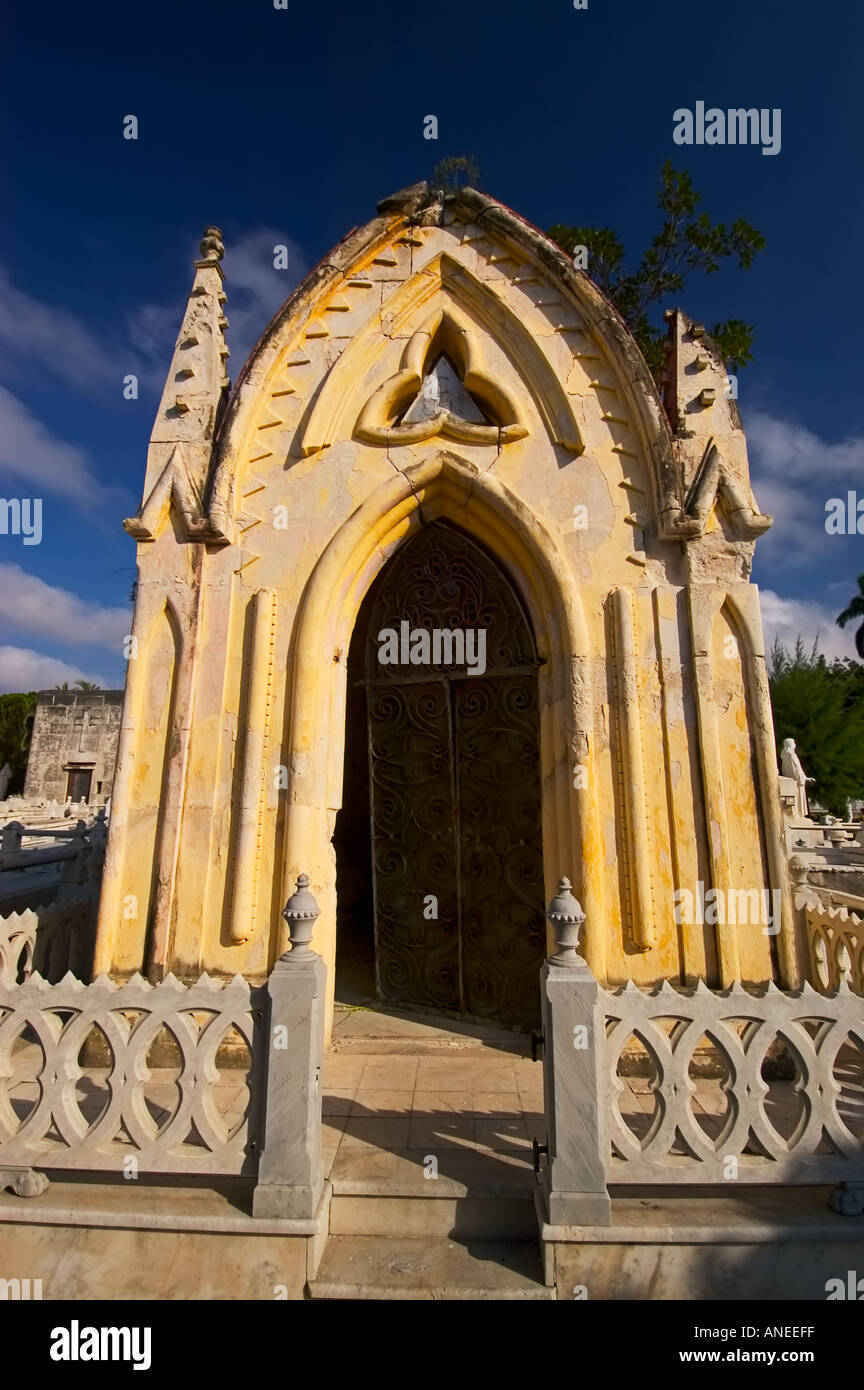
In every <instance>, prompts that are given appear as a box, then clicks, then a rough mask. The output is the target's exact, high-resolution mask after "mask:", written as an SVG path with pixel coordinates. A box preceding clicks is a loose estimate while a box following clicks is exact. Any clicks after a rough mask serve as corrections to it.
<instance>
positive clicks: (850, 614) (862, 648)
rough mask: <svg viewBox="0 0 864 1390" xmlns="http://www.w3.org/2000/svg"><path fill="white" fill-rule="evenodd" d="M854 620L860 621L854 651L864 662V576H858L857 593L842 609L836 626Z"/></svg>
mask: <svg viewBox="0 0 864 1390" xmlns="http://www.w3.org/2000/svg"><path fill="white" fill-rule="evenodd" d="M856 618H860V619H861V626H860V627H859V628H858V631H857V632H856V633H855V650H856V651H857V653H858V655H859V656H860V658H861V660H862V661H864V574H859V576H858V593H857V594H856V595H855V597H854V598H853V599H852V600H851V601H850V602H849V603H848V604H847V605H846V607H845V608H844V609H843V612H842V613H841V614H840V616H839V618H838V619H837V626H838V627H845V626H846V624H847V623H853V622H855V620H856Z"/></svg>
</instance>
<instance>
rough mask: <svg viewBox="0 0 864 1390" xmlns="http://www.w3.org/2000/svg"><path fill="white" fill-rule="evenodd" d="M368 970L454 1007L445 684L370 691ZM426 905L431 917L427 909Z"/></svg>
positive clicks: (402, 993) (417, 997) (402, 991)
mask: <svg viewBox="0 0 864 1390" xmlns="http://www.w3.org/2000/svg"><path fill="white" fill-rule="evenodd" d="M369 754H370V757H369V762H370V767H371V774H372V853H373V880H374V890H375V915H376V924H375V940H376V978H377V984H378V993H379V994H380V996H381V997H382V998H383V999H391V1000H394V1001H398V1000H407V1001H411V1000H414V1001H416V1002H418V1003H420V1002H422V1003H425V1004H427V1005H428V1006H430V1007H437V1008H442V1009H459V1008H461V998H460V991H459V937H458V930H457V903H456V877H457V873H456V825H455V816H454V798H453V785H452V762H453V759H452V749H451V738H450V711H449V702H448V698H447V687H446V684H445V683H444V682H443V681H438V682H432V681H430V682H428V683H426V682H423V683H422V684H418V685H405V686H401V687H400V686H384V687H382V686H372V687H371V689H370V692H369ZM430 896H431V897H433V898H434V899H435V904H434V910H435V912H436V913H437V918H436V917H433V916H430V912H431V911H432V906H433V905H432V904H429V903H427V900H428V899H429V898H430Z"/></svg>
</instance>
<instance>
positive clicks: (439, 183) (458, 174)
mask: <svg viewBox="0 0 864 1390" xmlns="http://www.w3.org/2000/svg"><path fill="white" fill-rule="evenodd" d="M479 180H480V170H479V169H478V168H477V162H476V160H475V159H474V158H473V156H472V155H470V154H467V155H466V154H457V155H448V156H447V158H446V159H442V160H440V161H439V163H438V164H436V165H435V169H434V171H433V174H432V187H433V188H440V189H441V190H442V192H444V193H448V194H453V193H458V192H459V189H460V188H474V187H476V185H477V183H478V182H479Z"/></svg>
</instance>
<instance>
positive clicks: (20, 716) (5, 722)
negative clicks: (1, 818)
mask: <svg viewBox="0 0 864 1390" xmlns="http://www.w3.org/2000/svg"><path fill="white" fill-rule="evenodd" d="M35 708H36V692H35V690H31V691H30V692H29V693H28V694H26V695H0V767H5V765H6V763H8V764H9V766H10V768H11V769H12V780H11V781H10V783H9V788H8V792H7V795H12V796H14V795H15V794H16V793H17V792H19V791H21V789H22V787H23V786H24V774H25V773H26V771H27V754H28V753H29V751H30V735H31V733H32V732H33V711H34V710H35Z"/></svg>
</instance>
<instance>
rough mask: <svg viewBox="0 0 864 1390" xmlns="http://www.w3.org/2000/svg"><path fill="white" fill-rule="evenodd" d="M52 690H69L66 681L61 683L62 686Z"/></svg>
mask: <svg viewBox="0 0 864 1390" xmlns="http://www.w3.org/2000/svg"><path fill="white" fill-rule="evenodd" d="M54 689H55V690H68V689H69V682H68V681H63V683H62V685H55V687H54Z"/></svg>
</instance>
